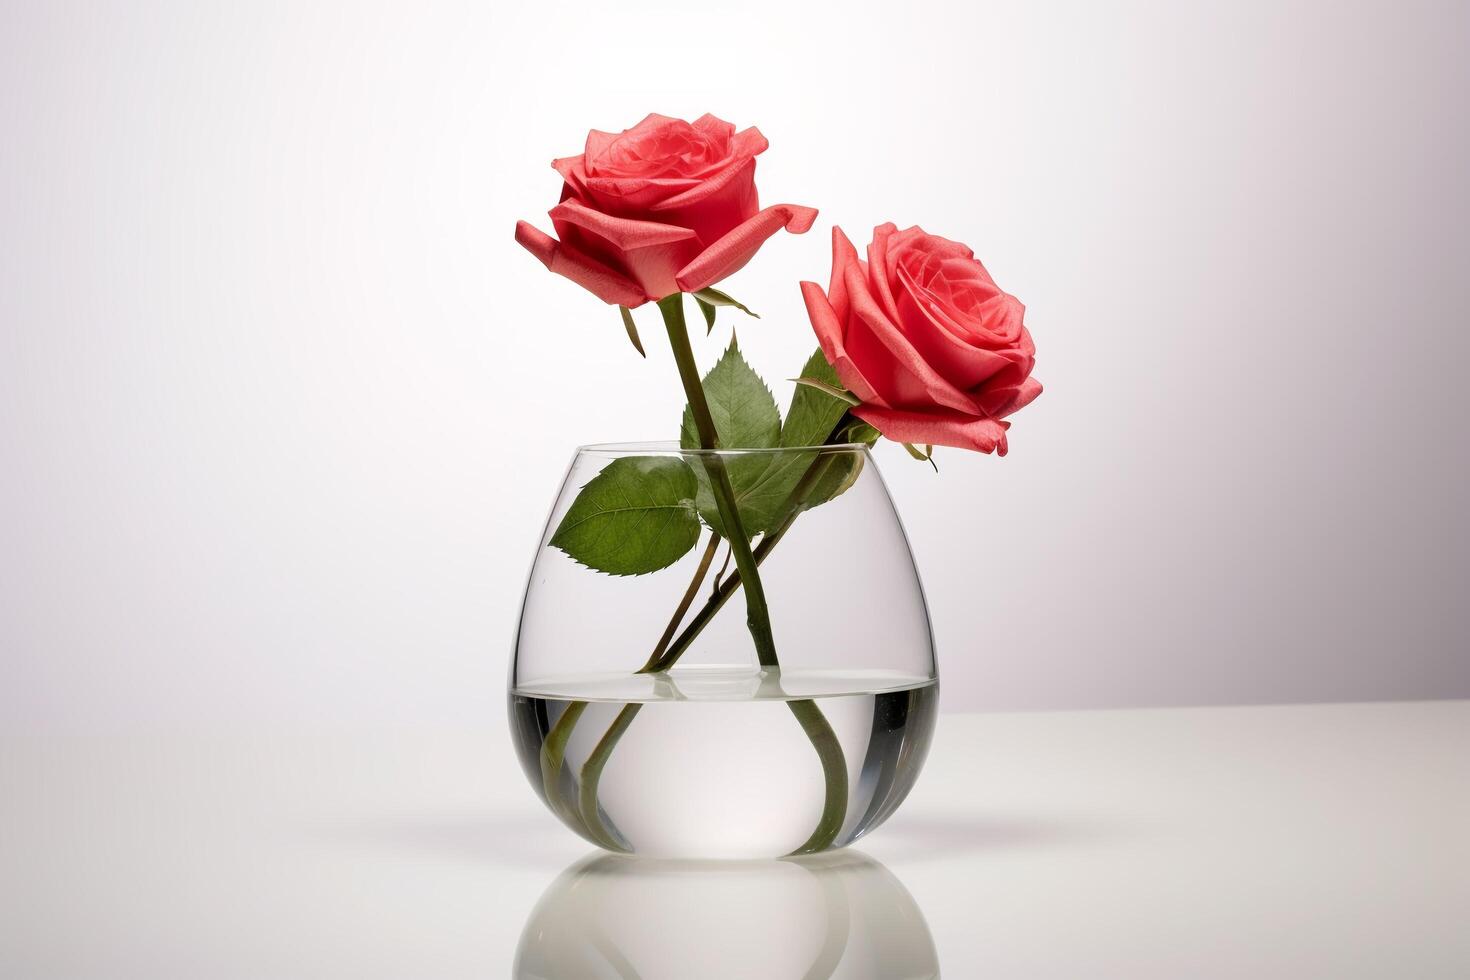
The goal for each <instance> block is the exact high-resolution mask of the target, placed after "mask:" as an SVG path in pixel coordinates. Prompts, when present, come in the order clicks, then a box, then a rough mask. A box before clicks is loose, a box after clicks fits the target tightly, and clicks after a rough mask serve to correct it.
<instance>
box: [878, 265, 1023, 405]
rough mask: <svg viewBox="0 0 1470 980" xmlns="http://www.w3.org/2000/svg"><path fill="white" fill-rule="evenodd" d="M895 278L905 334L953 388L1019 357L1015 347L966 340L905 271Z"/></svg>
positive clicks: (968, 385) (991, 374)
mask: <svg viewBox="0 0 1470 980" xmlns="http://www.w3.org/2000/svg"><path fill="white" fill-rule="evenodd" d="M898 278H899V287H900V288H899V296H898V309H899V316H900V320H899V322H900V323H902V324H903V332H904V335H905V336H906V337H908V339H909V341H910V342H911V343H912V344H913V345H914V348H915V349H916V350H917V351H918V352H919V353H920V354H921V355H923V357H924V358H925V359H926V360H927V361H928V362H929V363H930V364H932V365H933V366H934V367H935V369H936V370H937V371H939V373H941V374H942V375H943V376H944V377H946V378H948V379H949V380H951V381H952V382H954V384H955V386H956V387H958V388H963V389H966V390H968V389H971V388H974V387H975V386H977V385H979V384H981V383H983V382H985V381H987V380H988V379H990V378H992V377H994V376H995V375H996V374H997V373H999V372H1000V371H1002V370H1003V369H1005V368H1006V367H1008V366H1010V365H1011V364H1013V363H1015V362H1016V360H1017V359H1018V358H1019V357H1020V356H1021V355H1020V354H1019V353H1018V352H1017V351H1015V350H1014V349H1003V350H991V349H988V348H986V347H977V346H976V345H975V344H973V343H969V342H968V341H967V340H965V339H964V336H963V334H961V333H959V329H960V328H959V327H958V326H956V325H955V323H954V321H953V320H951V319H950V318H949V317H948V316H946V315H945V311H944V310H943V309H942V308H939V307H938V306H937V304H936V303H935V301H934V300H933V299H932V298H929V297H928V295H927V294H926V293H925V292H924V291H923V290H919V289H916V288H914V286H913V281H912V279H911V278H910V277H909V274H908V272H906V271H905V270H902V269H900V270H899V273H898ZM987 414H990V413H987Z"/></svg>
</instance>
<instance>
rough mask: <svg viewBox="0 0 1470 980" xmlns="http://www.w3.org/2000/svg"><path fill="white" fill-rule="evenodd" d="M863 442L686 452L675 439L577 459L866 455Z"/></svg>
mask: <svg viewBox="0 0 1470 980" xmlns="http://www.w3.org/2000/svg"><path fill="white" fill-rule="evenodd" d="M869 448H870V447H869V446H868V444H867V443H864V442H834V443H827V444H825V445H821V446H771V447H769V448H764V449H761V448H752V449H723V448H722V449H686V448H685V447H683V446H681V445H679V443H677V442H675V441H674V440H672V439H664V440H652V441H647V442H594V443H588V444H587V445H583V446H578V447H577V455H579V456H581V455H598V456H642V455H648V454H650V453H662V454H668V455H674V456H770V455H775V454H778V453H819V452H825V453H830V452H864V453H865V452H867V451H868V449H869Z"/></svg>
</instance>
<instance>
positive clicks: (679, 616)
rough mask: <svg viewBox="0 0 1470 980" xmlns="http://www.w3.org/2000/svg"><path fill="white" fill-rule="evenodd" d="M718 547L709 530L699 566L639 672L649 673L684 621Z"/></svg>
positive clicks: (715, 536)
mask: <svg viewBox="0 0 1470 980" xmlns="http://www.w3.org/2000/svg"><path fill="white" fill-rule="evenodd" d="M719 547H720V536H719V535H718V534H715V533H714V532H713V531H711V532H710V537H709V544H708V545H706V546H705V549H704V554H703V555H701V556H700V559H699V567H698V568H696V569H695V570H694V577H693V578H692V579H690V580H689V588H687V589H685V590H684V598H682V599H680V600H679V606H678V608H676V609H675V610H674V615H673V616H671V617H670V618H669V625H668V626H665V627H664V634H663V636H661V637H659V638H658V643H657V644H655V645H654V648H653V653H651V654H649V655H648V662H647V663H645V664H644V665H643V667H642V668H641V669H640V670H639V671H638V673H640V674H646V673H651V667H652V666H653V665H654V664H656V663H658V661H659V659H660V658H661V657H663V655H664V651H665V650H667V649H668V648H669V641H670V640H672V639H673V638H674V631H675V630H677V629H678V628H679V624H680V623H682V622H684V614H685V613H687V612H688V611H689V607H690V605H692V604H693V602H694V597H695V596H696V595H698V594H699V587H700V586H701V585H703V584H704V577H705V575H707V574H708V573H709V566H710V564H711V563H712V562H713V561H714V560H715V551H716V550H717V549H718V548H719Z"/></svg>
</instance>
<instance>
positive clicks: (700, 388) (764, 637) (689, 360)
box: [658, 293, 778, 667]
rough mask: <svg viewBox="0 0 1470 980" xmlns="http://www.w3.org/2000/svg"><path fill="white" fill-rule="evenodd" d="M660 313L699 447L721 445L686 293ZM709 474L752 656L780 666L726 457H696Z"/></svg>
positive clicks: (664, 302) (669, 299)
mask: <svg viewBox="0 0 1470 980" xmlns="http://www.w3.org/2000/svg"><path fill="white" fill-rule="evenodd" d="M658 308H659V312H661V313H662V314H663V316H664V327H665V329H666V330H667V331H668V334H669V346H670V348H672V349H673V352H674V363H675V364H677V365H678V367H679V380H680V381H682V382H683V384H684V394H685V395H686V396H687V397H688V398H689V412H690V414H691V415H693V416H694V428H695V431H697V432H698V433H699V445H700V448H702V449H716V448H718V447H719V442H720V437H719V433H718V432H716V431H715V420H714V418H713V417H712V416H711V415H710V411H709V402H708V401H706V400H705V397H704V385H703V383H701V381H700V379H699V366H698V365H697V364H695V362H694V350H693V348H691V347H690V346H689V330H688V328H687V327H686V326H685V325H684V294H683V293H674V294H673V295H671V296H665V297H664V298H663V299H661V300H659V301H658ZM700 462H701V463H703V464H704V468H705V470H706V471H707V472H708V473H709V478H710V489H711V490H712V491H713V493H714V497H715V507H716V509H718V510H719V512H720V523H721V524H723V525H724V528H725V536H726V538H728V539H729V541H730V553H731V554H732V555H733V556H734V557H735V568H736V569H737V570H738V571H739V572H740V577H741V579H742V580H743V581H744V582H745V623H746V626H747V627H748V628H749V629H750V638H751V639H752V640H753V641H754V642H755V655H756V659H757V660H759V661H760V664H761V666H762V667H775V666H778V661H777V659H776V640H775V637H774V636H772V634H771V614H770V611H769V609H767V607H766V590H765V588H764V587H763V586H762V585H761V578H760V572H759V571H758V570H757V568H756V562H755V556H754V555H753V554H751V550H750V538H749V537H747V536H746V534H745V526H744V525H743V524H742V523H741V521H740V509H739V507H738V506H737V505H736V503H735V487H734V486H733V485H732V484H731V483H730V474H729V473H728V472H727V471H726V469H725V460H724V459H723V458H722V457H721V456H720V454H719V453H705V454H703V455H702V456H701V457H700Z"/></svg>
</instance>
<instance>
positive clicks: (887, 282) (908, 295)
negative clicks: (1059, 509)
mask: <svg viewBox="0 0 1470 980" xmlns="http://www.w3.org/2000/svg"><path fill="white" fill-rule="evenodd" d="M801 291H802V296H803V297H804V298H805V299H806V307H807V313H808V314H809V315H810V317H811V321H812V327H813V328H814V329H815V330H816V332H817V339H818V340H819V341H820V342H821V345H822V353H824V354H825V355H826V356H827V360H828V361H830V362H831V364H832V367H833V369H834V370H836V372H837V376H838V377H839V378H840V379H841V380H842V383H843V384H844V385H845V386H846V387H847V389H848V390H849V391H851V392H852V394H853V395H854V396H856V397H857V398H858V399H860V401H861V403H862V404H860V405H859V406H857V407H855V408H854V409H853V410H852V411H853V414H854V415H856V416H857V417H858V418H860V419H862V420H863V421H865V422H867V423H868V424H869V425H871V426H873V428H875V429H877V430H878V431H879V432H881V433H883V435H884V436H886V437H887V438H889V439H892V440H894V441H895V442H907V443H914V444H918V445H935V446H954V447H957V448H960V449H974V450H978V451H980V452H982V453H988V452H992V451H995V452H998V453H999V454H1000V455H1002V456H1004V455H1005V454H1006V429H1008V428H1010V423H1009V422H1006V421H1004V420H1005V418H1006V416H1008V415H1010V414H1011V413H1012V412H1014V411H1016V410H1017V409H1019V408H1021V407H1023V406H1025V405H1027V404H1028V403H1030V402H1031V401H1032V400H1034V399H1035V398H1036V396H1037V395H1039V394H1041V383H1040V382H1039V381H1037V380H1036V379H1035V378H1033V377H1031V368H1032V366H1033V365H1034V364H1035V363H1036V345H1035V344H1033V343H1032V342H1031V334H1030V333H1028V332H1027V331H1026V327H1025V324H1023V323H1022V316H1023V314H1024V313H1025V307H1024V306H1022V305H1021V302H1020V300H1018V299H1016V298H1015V297H1014V296H1011V295H1010V294H1009V293H1006V292H1004V291H1003V290H1002V289H1001V288H1000V287H999V286H997V285H996V284H995V281H994V280H993V279H991V278H990V273H988V272H986V271H985V267H984V266H983V265H981V264H980V263H979V262H978V261H977V260H976V259H975V253H973V252H971V251H970V250H969V249H968V248H966V247H965V246H964V245H961V244H960V243H959V242H952V241H950V240H949V239H947V238H940V237H939V236H938V235H930V234H928V233H926V232H925V231H924V230H923V229H922V228H919V227H917V226H916V227H913V228H909V229H906V230H905V231H899V230H898V228H897V227H896V226H894V225H893V224H885V225H880V226H878V227H877V228H875V229H874V230H873V243H872V244H871V245H869V246H868V261H867V262H863V261H862V260H861V259H859V258H858V255H857V250H856V249H854V248H853V246H852V242H850V241H848V239H847V236H846V235H844V234H843V233H842V230H841V229H840V228H833V229H832V283H831V285H830V286H829V287H828V289H827V292H826V293H823V292H822V288H821V287H820V286H818V285H817V284H816V283H814V282H803V283H802V284H801Z"/></svg>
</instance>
